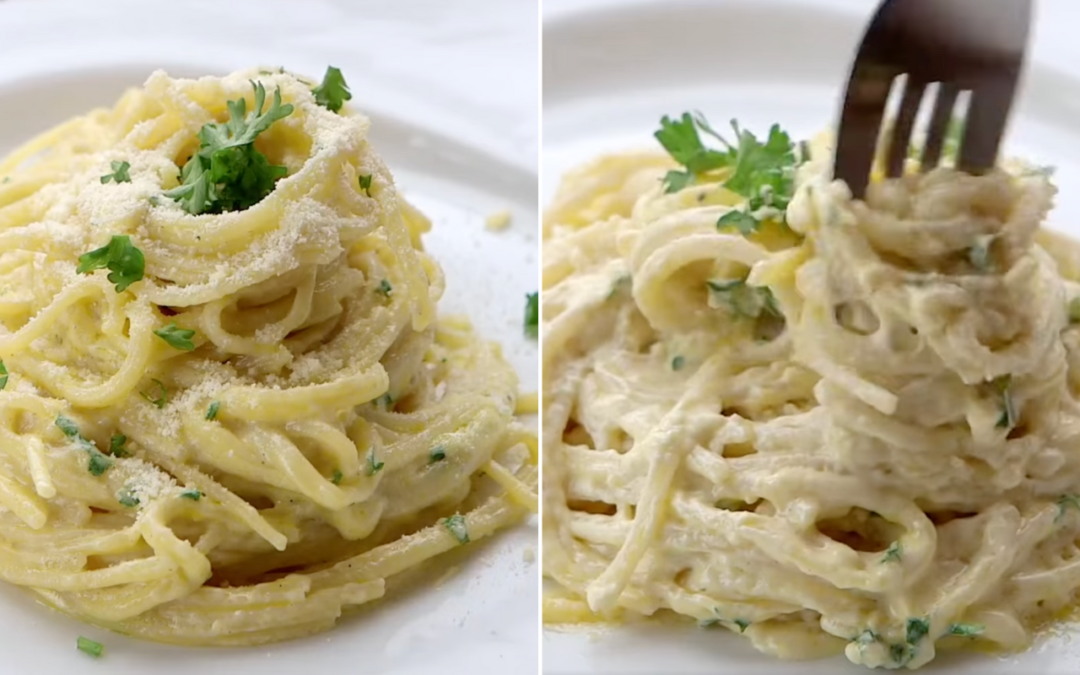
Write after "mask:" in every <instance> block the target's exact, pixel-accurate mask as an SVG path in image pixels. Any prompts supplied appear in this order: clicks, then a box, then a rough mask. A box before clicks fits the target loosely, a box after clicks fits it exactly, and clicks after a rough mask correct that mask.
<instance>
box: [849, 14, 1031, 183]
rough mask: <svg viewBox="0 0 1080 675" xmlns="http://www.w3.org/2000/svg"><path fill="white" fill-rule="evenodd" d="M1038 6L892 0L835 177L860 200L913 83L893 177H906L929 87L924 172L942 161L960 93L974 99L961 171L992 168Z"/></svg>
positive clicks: (858, 84)
mask: <svg viewBox="0 0 1080 675" xmlns="http://www.w3.org/2000/svg"><path fill="white" fill-rule="evenodd" d="M1031 14H1032V0H885V1H884V2H882V3H881V6H880V7H878V10H877V13H876V14H875V15H874V18H873V20H872V21H871V22H870V26H869V27H868V28H867V30H866V35H865V36H864V37H863V41H862V44H861V45H860V47H859V52H858V55H857V56H856V58H855V64H854V65H853V66H852V69H851V78H850V80H849V81H848V88H847V94H846V95H845V97H844V107H843V111H842V113H841V115H840V132H839V138H838V141H837V146H836V159H835V165H834V174H835V176H836V177H837V178H840V179H842V180H844V181H845V182H846V183H847V184H848V186H849V187H850V188H851V191H852V193H853V194H854V196H855V198H857V199H862V198H863V197H864V196H865V193H866V187H867V185H868V184H869V182H870V171H871V168H872V165H873V161H874V158H875V156H877V148H876V145H877V141H878V138H879V136H880V135H881V125H882V119H883V117H884V114H885V108H886V103H887V100H888V98H889V93H890V89H891V87H892V85H893V82H894V80H896V78H898V77H899V76H900V75H904V74H906V75H907V84H906V87H905V89H904V92H903V95H902V98H901V103H900V109H899V112H898V113H897V115H896V119H895V121H894V123H893V127H892V132H891V134H889V136H890V138H887V139H885V140H884V142H885V144H886V145H887V147H886V148H883V151H884V156H885V173H886V175H888V176H890V177H897V176H900V175H901V173H902V172H903V168H904V158H905V157H906V156H907V154H908V148H909V147H910V145H911V137H912V134H913V132H914V127H915V121H916V116H917V114H918V112H919V108H920V106H921V105H922V100H923V97H924V95H925V93H926V90H927V88H928V87H929V86H930V85H931V84H933V83H938V84H939V88H938V94H937V99H936V101H935V102H934V108H933V112H932V113H931V115H930V126H929V130H928V131H927V134H926V143H925V145H924V147H923V151H922V155H921V166H922V170H923V171H928V170H930V169H932V168H934V167H936V166H937V165H938V163H939V161H940V159H941V154H942V147H943V145H944V143H945V137H946V132H947V129H948V126H949V123H950V121H951V120H952V117H953V112H954V108H956V102H957V99H958V97H959V96H960V94H961V92H965V91H966V92H970V103H969V105H968V108H967V117H966V119H965V120H964V127H963V128H964V133H963V139H962V140H961V143H960V147H959V150H958V153H957V161H956V166H957V168H958V169H960V170H962V171H966V172H968V173H973V174H978V173H983V172H985V171H987V170H989V169H991V168H993V166H994V163H995V161H996V159H997V154H998V146H999V145H1000V144H1001V137H1002V136H1003V135H1004V133H1005V125H1006V122H1007V121H1008V117H1009V110H1010V109H1011V108H1012V103H1013V97H1014V95H1015V93H1016V88H1017V84H1018V82H1019V79H1020V73H1021V71H1022V69H1023V62H1024V55H1025V51H1026V47H1027V42H1028V33H1029V32H1030V27H1031Z"/></svg>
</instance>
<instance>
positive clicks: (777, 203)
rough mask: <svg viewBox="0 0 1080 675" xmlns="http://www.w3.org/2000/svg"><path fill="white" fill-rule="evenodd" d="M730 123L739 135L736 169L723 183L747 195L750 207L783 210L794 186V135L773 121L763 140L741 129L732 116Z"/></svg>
mask: <svg viewBox="0 0 1080 675" xmlns="http://www.w3.org/2000/svg"><path fill="white" fill-rule="evenodd" d="M731 127H732V128H733V129H734V130H735V134H736V136H737V138H738V139H739V144H738V150H737V151H736V156H737V159H736V162H735V171H734V173H732V174H731V177H730V178H728V179H727V182H725V183H724V187H726V188H727V189H728V190H731V191H732V192H734V193H736V194H739V195H742V196H743V197H746V198H747V200H748V201H749V203H748V211H750V212H756V211H759V210H760V209H762V208H766V207H769V208H772V209H776V210H777V211H781V212H782V211H783V210H784V209H786V208H787V206H788V204H789V203H790V202H791V197H792V195H793V193H794V190H795V166H796V164H797V160H796V156H795V144H794V143H792V142H791V136H789V135H788V134H787V132H785V131H783V130H782V129H781V128H780V125H778V124H774V125H772V127H771V128H770V129H769V135H768V137H767V138H766V139H765V142H764V143H762V142H761V141H759V140H758V138H757V137H756V136H754V134H752V133H750V132H749V131H746V130H745V129H740V128H739V124H738V122H736V121H735V120H732V122H731Z"/></svg>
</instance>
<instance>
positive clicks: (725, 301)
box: [705, 279, 783, 319]
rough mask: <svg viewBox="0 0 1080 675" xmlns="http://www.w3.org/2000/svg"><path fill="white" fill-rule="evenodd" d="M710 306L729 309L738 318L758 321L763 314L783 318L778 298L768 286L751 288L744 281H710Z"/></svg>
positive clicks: (708, 283) (708, 284) (708, 282)
mask: <svg viewBox="0 0 1080 675" xmlns="http://www.w3.org/2000/svg"><path fill="white" fill-rule="evenodd" d="M705 283H706V285H707V286H708V289H709V306H711V307H721V306H727V308H728V309H729V310H730V311H731V313H732V314H734V315H735V316H737V317H745V318H748V319H756V318H758V317H760V316H761V315H762V314H766V315H771V316H773V317H776V318H782V317H783V313H782V312H781V311H780V307H779V305H777V303H776V297H775V296H774V295H773V293H772V291H771V290H770V289H769V287H768V286H749V285H747V283H746V281H745V280H743V279H731V280H715V281H713V280H710V281H707V282H705Z"/></svg>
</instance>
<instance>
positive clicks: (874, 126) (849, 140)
mask: <svg viewBox="0 0 1080 675" xmlns="http://www.w3.org/2000/svg"><path fill="white" fill-rule="evenodd" d="M896 77H897V73H896V72H892V71H884V70H882V69H881V68H874V67H866V68H856V70H855V72H853V73H852V75H851V82H850V84H849V85H848V95H847V98H846V99H845V101H844V109H843V111H842V112H841V116H840V128H841V129H843V130H844V133H843V134H841V135H840V137H839V139H838V140H837V144H836V163H835V166H834V170H835V171H834V173H835V176H836V177H837V178H840V179H842V180H844V181H846V182H847V184H848V187H849V188H850V189H851V193H852V195H853V196H854V197H855V198H856V199H862V197H863V195H864V194H865V193H866V186H867V185H869V184H870V168H871V166H872V165H873V162H874V154H875V151H876V146H877V140H878V135H879V134H880V132H881V120H882V118H883V117H884V116H885V104H886V103H887V102H888V99H889V90H890V88H891V87H892V83H893V81H894V80H895V79H896Z"/></svg>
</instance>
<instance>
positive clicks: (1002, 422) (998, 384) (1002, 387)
mask: <svg viewBox="0 0 1080 675" xmlns="http://www.w3.org/2000/svg"><path fill="white" fill-rule="evenodd" d="M991 384H992V385H993V387H994V389H995V391H997V393H998V395H999V396H1001V417H1000V418H998V422H997V427H998V428H999V429H1012V428H1013V427H1014V426H1016V420H1017V415H1016V405H1015V404H1014V403H1013V398H1012V394H1011V393H1010V391H1009V387H1010V386H1012V376H1011V375H1002V376H1001V377H998V378H996V379H994V380H993V382H991Z"/></svg>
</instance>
